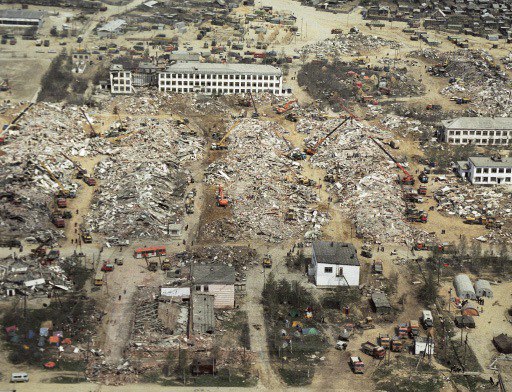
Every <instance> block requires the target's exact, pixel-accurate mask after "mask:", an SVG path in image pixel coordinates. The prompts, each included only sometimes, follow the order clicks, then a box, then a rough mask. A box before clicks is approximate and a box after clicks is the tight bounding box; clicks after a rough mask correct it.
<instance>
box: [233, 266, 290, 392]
mask: <svg viewBox="0 0 512 392" xmlns="http://www.w3.org/2000/svg"><path fill="white" fill-rule="evenodd" d="M263 279H264V275H263V271H262V269H261V267H256V268H253V269H251V270H250V271H249V272H248V274H247V298H246V301H245V303H244V306H243V308H244V310H245V311H246V312H247V318H248V322H249V328H250V336H251V350H252V351H253V352H254V353H256V355H257V367H258V371H259V379H260V384H261V385H262V386H263V387H265V388H267V389H282V388H283V387H284V384H283V383H282V382H281V379H280V378H279V376H278V375H277V374H276V373H275V372H274V369H272V366H271V364H270V355H269V352H268V344H267V331H266V329H265V323H264V319H265V316H264V314H263V306H262V305H261V293H262V291H263V283H264V280H263Z"/></svg>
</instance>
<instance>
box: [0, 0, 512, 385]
mask: <svg viewBox="0 0 512 392" xmlns="http://www.w3.org/2000/svg"><path fill="white" fill-rule="evenodd" d="M142 2H143V1H141V0H134V1H132V2H131V3H129V4H128V5H126V6H122V7H112V6H109V10H108V11H107V12H106V13H102V14H97V15H95V16H94V17H93V18H92V20H90V21H89V22H87V23H86V25H84V26H83V29H82V31H83V35H84V37H85V38H86V41H87V44H88V45H89V46H88V48H89V49H91V48H93V47H94V46H95V45H99V44H100V43H101V44H104V43H106V42H109V40H100V39H98V38H97V37H94V36H93V35H92V30H93V28H94V27H95V25H96V24H97V23H98V22H99V21H100V18H103V17H108V16H113V15H116V14H118V13H121V12H125V11H129V10H130V9H132V8H135V7H136V6H137V5H139V4H141V3H142ZM259 5H272V6H273V7H274V9H277V10H283V11H287V12H290V13H292V14H294V15H295V16H296V17H297V19H298V21H300V25H301V35H300V36H295V37H292V39H290V37H288V38H285V37H284V33H283V32H279V35H278V37H279V40H275V41H273V43H272V44H271V46H270V47H269V49H270V50H276V51H278V52H279V51H281V50H284V51H285V52H286V53H287V54H293V53H294V51H295V50H296V49H298V48H300V47H302V46H304V45H305V44H309V43H314V42H316V41H319V40H322V39H325V38H327V37H330V30H331V29H332V28H339V27H341V28H343V29H344V30H348V29H349V28H350V27H352V26H357V27H359V28H360V30H361V32H362V33H363V34H370V35H372V34H374V35H378V36H380V37H382V38H386V39H391V40H394V41H398V42H400V43H402V44H403V46H402V48H401V49H400V51H399V52H398V58H399V59H403V58H405V56H406V55H407V54H408V53H409V52H410V51H412V50H418V49H421V48H423V47H424V46H422V42H421V41H417V42H413V41H410V40H409V37H408V35H406V34H405V33H403V32H402V29H403V28H404V27H406V25H405V23H398V22H393V23H392V24H388V23H386V27H385V28H383V29H369V28H368V27H366V26H365V23H366V21H364V20H362V18H361V16H360V14H359V11H360V10H359V8H356V9H355V11H353V12H352V13H350V14H348V15H344V14H332V13H326V12H319V11H315V10H314V9H313V8H311V7H304V6H300V5H299V3H297V2H294V1H291V0H263V1H262V2H258V6H259ZM240 12H241V13H244V12H245V13H247V12H251V10H250V9H249V8H247V9H245V8H244V9H240ZM52 23H54V24H57V23H62V18H60V19H55V20H50V22H49V23H47V24H45V29H48V30H49V28H50V26H51V24H52ZM163 33H166V34H169V35H168V36H170V35H171V34H172V32H171V31H163ZM214 34H216V35H217V36H219V37H221V36H222V32H221V31H220V30H219V31H216V32H214ZM431 35H432V36H433V37H434V38H436V39H438V40H440V41H441V45H440V47H438V49H439V50H442V51H448V50H454V49H455V47H454V46H453V45H452V44H451V43H449V42H448V41H447V40H446V38H445V37H446V35H445V34H439V33H437V32H433V31H432V32H431ZM137 38H139V39H140V40H146V38H148V37H146V36H145V35H144V34H143V33H128V34H126V35H125V36H123V37H120V38H119V39H118V40H116V41H115V42H116V43H118V44H119V45H133V40H135V39H137ZM248 38H249V39H253V40H254V39H256V37H255V36H254V35H249V36H248ZM182 40H183V41H187V40H188V41H189V42H190V46H192V47H193V48H194V49H195V50H200V49H201V48H202V41H196V40H195V31H194V30H193V29H189V31H188V32H187V33H186V34H185V35H184V36H183V37H182ZM469 41H470V44H471V47H472V48H485V49H487V50H489V51H490V52H491V53H492V54H493V55H494V56H495V57H497V58H499V57H502V56H503V55H505V54H508V51H507V49H505V48H504V47H500V49H491V45H490V44H488V43H487V42H485V41H484V40H482V39H479V38H474V37H469ZM64 42H67V43H68V44H69V46H68V48H70V47H71V46H72V45H71V43H72V42H73V40H72V39H68V40H66V41H64ZM33 45H34V42H33V41H21V40H18V44H17V45H15V46H13V47H10V46H9V47H5V48H2V49H5V50H2V51H1V53H0V78H8V79H9V80H10V83H11V84H12V86H13V89H12V91H11V92H10V93H0V99H12V100H31V99H33V97H34V95H35V94H36V92H37V90H38V88H39V83H40V79H41V76H42V75H43V74H44V72H45V70H46V69H47V67H48V65H49V64H50V61H51V59H52V58H53V57H54V56H55V55H56V54H55V53H48V52H49V50H51V51H55V52H58V51H59V50H60V49H61V47H60V46H58V43H57V40H54V39H52V44H51V46H50V48H44V50H43V49H41V48H37V49H36V48H35V46H34V47H32V46H33ZM73 47H75V45H73ZM24 54H26V56H27V57H24ZM391 54H392V52H391V50H390V48H389V47H384V48H380V49H377V50H372V51H371V52H367V53H364V52H363V53H362V55H363V56H366V55H368V56H369V59H370V62H371V63H375V64H376V60H377V59H379V58H381V57H383V56H386V55H391ZM347 58H350V56H347ZM21 59H23V60H22V61H20V60H21ZM426 65H427V63H425V62H422V61H418V64H417V65H414V66H411V67H410V72H412V73H413V74H414V75H415V77H416V78H417V79H419V80H421V81H422V82H423V83H424V84H425V85H426V86H427V91H426V94H425V95H424V96H421V97H412V98H409V99H404V100H403V101H404V102H408V103H416V104H421V105H425V104H426V103H429V102H435V103H437V102H442V105H443V108H445V109H450V110H461V107H460V106H459V105H455V104H454V103H452V102H450V101H449V100H448V99H447V98H446V97H444V96H442V95H440V94H439V90H440V89H441V88H443V87H445V86H446V80H444V79H440V78H434V77H432V76H430V75H429V74H427V72H426V70H425V66H426ZM299 67H300V64H299V63H296V64H293V65H292V66H291V69H290V76H289V77H288V78H287V80H286V83H287V84H290V85H291V86H292V87H293V88H294V90H295V95H296V97H298V99H299V103H300V104H302V105H305V104H307V103H308V102H311V101H312V100H313V98H312V97H309V96H308V95H307V94H306V93H305V92H303V91H301V90H300V89H299V87H298V85H297V83H296V80H294V79H293V76H294V75H296V73H297V70H298V69H299ZM261 111H262V112H263V114H264V116H262V119H268V120H275V121H278V122H279V123H280V124H282V125H283V126H284V127H286V128H287V129H288V130H289V131H290V133H289V134H287V135H286V138H287V139H288V140H290V141H291V142H292V143H293V144H295V145H296V146H297V147H303V138H304V135H300V134H298V133H297V132H295V126H294V125H293V123H290V122H287V121H285V120H284V119H283V117H280V116H277V115H275V114H274V113H273V111H272V109H271V108H269V107H265V108H261ZM114 119H115V118H113V116H112V115H110V114H105V116H104V117H103V118H102V120H104V122H105V124H104V126H103V127H102V130H104V129H103V128H105V129H106V128H108V123H109V122H110V121H113V120H114ZM408 143H409V142H408ZM418 152H419V150H418V147H417V145H416V144H415V143H410V145H409V144H407V143H406V144H405V145H404V147H403V148H402V150H401V151H400V153H407V155H412V154H418ZM98 159H101V158H98ZM96 162H97V160H94V161H93V160H90V159H82V160H81V164H83V165H84V166H85V167H86V168H87V169H88V170H89V171H91V172H92V169H93V166H94V164H95V163H96ZM303 167H304V169H303V174H304V175H305V176H306V177H308V178H311V179H314V180H317V181H318V180H320V182H321V179H323V177H324V175H325V171H323V170H320V169H314V168H312V167H311V166H310V164H309V162H308V161H306V162H304V164H303ZM203 169H204V167H203V163H201V162H198V163H194V164H193V166H192V167H191V170H192V171H193V172H194V175H195V180H196V183H195V184H192V185H191V186H190V189H191V188H192V187H194V188H195V189H196V191H197V195H196V198H195V200H196V201H195V203H196V205H195V210H196V213H195V214H193V215H187V216H186V217H185V223H184V224H185V225H189V230H188V232H186V233H185V234H184V239H186V240H187V243H188V244H191V243H192V241H197V240H198V238H197V237H198V232H199V230H200V221H199V219H198V216H199V213H200V212H201V211H205V210H212V209H213V210H215V209H216V207H215V203H213V202H212V200H213V197H214V193H215V190H212V189H210V188H209V187H207V186H205V185H204V184H203V183H202V177H203ZM416 169H419V167H415V166H413V167H412V170H413V171H414V170H416ZM100 185H101V184H100ZM442 186H443V184H442V183H441V182H439V183H434V184H432V183H431V184H429V191H428V195H427V202H426V203H424V204H423V205H422V207H425V209H428V207H430V206H434V205H435V201H434V200H433V198H432V192H433V191H434V190H435V189H437V188H438V187H442ZM93 192H94V188H89V187H87V186H86V185H84V186H83V187H82V189H81V190H80V193H79V198H77V199H76V200H73V201H71V206H72V208H73V210H76V209H78V210H79V214H75V216H74V217H73V219H72V220H71V225H69V226H68V229H67V230H68V232H67V234H68V236H69V237H70V238H73V230H74V227H75V224H76V225H79V224H80V223H81V221H82V218H83V216H84V215H85V214H86V213H87V211H88V208H89V206H90V202H91V199H92V196H93ZM318 195H319V197H320V199H321V201H320V203H319V207H320V208H324V209H327V210H328V211H329V214H330V215H331V222H330V223H329V225H328V226H326V227H325V228H324V239H333V240H341V241H351V242H354V243H355V244H356V245H357V246H358V247H360V246H361V241H360V240H358V239H355V238H353V236H352V230H351V223H350V222H349V221H348V220H347V219H346V217H344V216H343V214H342V213H341V212H340V211H339V210H338V209H337V208H336V207H335V206H334V205H330V204H329V203H328V194H327V192H326V191H325V189H318ZM220 214H221V212H219V211H218V210H215V211H213V212H211V214H210V215H209V216H208V219H217V218H219V217H221V215H220ZM202 223H204V222H202ZM202 223H201V224H202ZM417 225H418V226H419V227H421V228H422V229H424V230H426V231H429V232H435V233H436V234H437V235H438V237H439V238H440V239H441V240H442V241H448V242H456V241H458V239H459V236H460V233H464V234H465V235H466V236H468V237H473V238H474V237H477V236H480V235H482V234H483V233H484V232H485V229H484V228H483V227H480V226H468V225H464V224H463V223H462V221H461V219H460V218H456V217H451V216H444V215H441V214H439V213H438V212H436V211H430V212H429V222H428V223H427V224H424V225H423V224H417ZM441 230H445V231H446V233H445V234H442V233H441ZM199 240H200V239H199ZM294 241H295V239H290V241H288V242H287V243H284V244H280V245H277V246H269V245H268V244H266V243H258V242H256V241H251V243H250V245H251V246H252V247H254V248H255V249H256V250H257V251H258V252H259V254H260V255H263V254H265V253H267V252H269V253H271V254H272V255H273V258H274V260H275V264H274V267H273V271H274V273H275V275H276V279H281V278H287V279H296V280H299V281H301V282H303V283H305V281H306V278H305V276H303V275H301V274H299V273H290V272H289V271H288V270H287V269H286V266H285V265H284V256H285V254H286V252H287V251H288V250H289V249H290V248H291V247H292V245H293V243H294ZM95 242H96V243H95V244H92V245H85V244H82V245H81V246H78V245H76V244H71V243H70V242H66V243H62V244H61V252H62V253H63V254H64V255H66V254H71V253H72V252H73V251H74V250H77V249H78V250H83V251H85V252H87V253H88V254H94V255H95V257H96V260H98V256H99V255H100V253H99V249H100V247H101V245H100V243H101V238H95ZM202 244H203V243H201V245H202ZM139 245H141V244H139V243H138V244H132V246H130V247H127V248H124V249H123V250H122V251H121V252H120V251H119V249H118V248H108V249H105V250H104V251H103V253H102V254H101V261H105V260H112V259H113V258H116V257H123V258H124V259H125V263H124V265H123V266H118V267H116V268H115V270H114V271H113V272H111V273H108V274H107V282H106V284H105V285H104V286H103V287H102V288H101V289H100V290H99V291H96V292H94V294H93V296H94V297H96V298H97V299H99V300H100V301H101V303H102V304H103V305H104V309H105V312H106V313H107V316H106V317H105V318H104V320H103V324H102V326H101V328H100V330H101V332H100V334H99V336H98V337H97V341H95V342H94V344H96V345H98V346H100V347H102V349H103V350H104V352H105V353H106V358H105V360H106V361H107V362H109V363H119V361H121V359H122V358H123V350H124V348H125V346H126V343H127V341H128V339H129V336H130V329H131V323H132V321H133V317H134V309H133V304H134V300H135V297H134V296H135V294H136V292H137V287H138V286H155V287H156V286H158V285H160V284H162V283H163V282H164V281H165V278H164V274H163V273H162V272H161V271H158V272H156V273H148V272H147V270H146V266H145V262H144V261H140V260H138V261H137V260H135V259H133V257H132V252H133V249H134V248H135V247H137V246H139ZM142 245H166V246H167V249H168V252H169V253H178V252H182V251H184V250H185V249H186V246H185V245H183V243H182V242H181V239H179V240H175V241H170V242H167V243H156V242H155V243H147V244H142ZM226 245H233V243H228V242H226ZM383 246H384V247H385V249H386V251H385V252H379V253H376V254H375V257H374V258H375V259H380V260H382V261H383V263H384V274H385V276H386V277H389V276H390V274H391V273H392V272H396V273H398V274H399V281H398V292H397V294H396V295H395V297H396V298H398V297H400V296H401V295H403V294H408V293H409V294H410V292H411V287H412V282H413V281H415V280H418V279H419V277H417V276H413V275H411V274H410V273H409V272H410V271H409V270H408V266H407V265H401V264H398V263H397V262H396V260H397V258H401V257H411V256H412V254H411V253H410V251H409V249H407V248H405V247H399V246H397V245H396V244H383ZM391 249H397V253H398V255H396V256H394V255H391V254H390V250H391ZM29 251H30V247H26V248H25V251H24V253H26V252H29ZM3 254H8V251H7V250H5V249H0V255H3ZM363 262H364V263H366V261H363ZM99 268H101V262H98V261H97V263H96V269H97V270H99ZM265 277H266V272H264V271H263V270H262V268H260V267H256V268H252V269H250V270H249V271H248V274H247V296H246V298H245V299H244V301H243V304H242V310H245V311H246V312H247V315H248V320H249V326H250V337H251V349H252V351H253V352H255V353H256V363H255V364H254V367H255V368H256V369H257V370H258V374H259V378H260V383H259V385H258V387H257V388H254V389H255V390H261V389H273V390H282V389H285V386H284V384H283V383H282V381H281V379H280V378H279V376H278V375H277V373H276V372H275V370H274V367H273V366H272V363H271V358H270V356H269V353H268V349H267V337H266V330H265V328H264V326H263V324H264V322H263V318H264V314H263V310H262V307H261V305H260V302H261V291H262V289H263V285H264V279H265ZM305 285H310V284H308V283H305ZM493 288H494V289H495V292H494V293H495V298H494V300H492V301H487V302H486V304H485V306H484V312H483V314H482V315H481V316H480V317H478V318H477V319H476V322H477V328H476V329H475V330H474V331H470V332H469V339H468V341H469V344H470V345H471V347H472V348H473V349H474V350H475V352H477V353H479V360H480V363H481V365H482V367H483V368H486V366H487V365H488V363H489V362H490V360H491V359H492V357H493V353H494V351H493V347H492V343H491V339H492V336H493V335H494V334H495V332H496V331H505V332H506V331H509V332H508V333H509V334H510V331H511V330H512V326H511V324H510V323H509V322H507V321H506V319H505V318H504V316H503V313H504V311H505V309H506V308H507V307H508V306H509V304H510V300H511V298H510V292H511V289H512V286H511V285H510V283H506V284H501V285H499V286H493ZM494 301H497V304H495V305H493V303H494ZM420 310H421V307H420V305H419V304H418V303H417V302H416V300H415V297H414V296H413V295H408V296H407V301H406V303H405V305H404V306H403V309H402V310H401V313H400V321H402V322H405V321H408V320H410V319H418V318H419V312H420ZM394 327H395V326H394V323H393V324H389V323H386V324H382V325H377V326H376V328H375V329H374V330H369V331H366V332H365V333H364V334H362V335H359V336H357V337H356V338H355V339H354V340H353V341H351V343H350V345H349V348H348V350H347V352H340V351H337V350H335V349H334V343H335V336H336V335H337V332H339V331H335V330H333V329H331V330H330V332H331V334H330V336H329V337H328V338H329V342H330V343H331V348H330V349H329V350H328V351H327V352H326V354H325V361H324V362H323V363H322V365H321V366H319V367H318V368H317V371H316V374H315V377H314V378H313V382H312V385H311V387H310V388H307V389H308V390H311V389H313V390H318V391H324V390H336V391H350V390H356V391H359V390H360V391H369V390H373V389H374V388H375V386H374V385H373V382H372V381H371V380H370V378H369V377H367V376H365V377H355V376H354V375H353V374H352V373H351V371H350V369H349V367H348V363H347V362H348V357H349V355H350V353H357V354H358V355H359V349H358V347H359V346H360V344H361V343H362V342H364V341H366V340H375V339H376V338H377V337H378V334H379V333H388V334H390V335H391V334H393V332H394ZM365 363H366V364H367V374H368V375H371V374H372V373H373V372H374V371H375V370H376V369H377V366H378V365H377V362H376V361H372V360H370V359H369V358H365ZM0 367H1V371H2V373H3V374H4V375H8V374H9V373H10V372H11V371H15V370H18V371H24V370H25V369H23V368H20V367H15V366H12V365H11V364H8V363H7V362H6V361H5V357H4V355H0ZM53 375H55V374H51V375H50V374H49V373H48V372H47V371H43V370H37V369H31V370H30V376H31V379H32V381H31V382H30V383H28V384H26V385H20V386H17V390H20V391H32V390H36V389H37V390H39V391H46V390H48V391H50V390H52V391H54V390H69V389H70V387H69V386H66V385H64V386H62V385H56V384H44V383H41V381H42V380H44V379H46V378H48V377H50V376H53ZM333 375H334V377H333ZM6 381H7V379H6V377H4V379H3V380H2V382H1V383H0V387H2V388H3V387H5V388H7V383H6ZM72 389H73V390H74V391H93V390H94V391H100V390H101V391H111V390H112V391H114V390H123V391H142V390H154V391H157V390H160V389H162V390H163V387H159V386H157V385H153V384H152V385H125V386H123V387H119V388H116V387H109V386H104V385H96V384H78V385H73V387H72ZM248 389H253V388H244V389H243V390H244V391H247V390H248ZM295 389H296V390H301V389H300V388H294V390H295ZM166 390H169V388H168V387H167V388H166ZM180 390H184V391H185V390H191V391H192V390H194V391H198V390H201V391H217V390H221V389H220V388H186V387H184V388H180Z"/></svg>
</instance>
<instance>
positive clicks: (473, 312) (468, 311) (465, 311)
mask: <svg viewBox="0 0 512 392" xmlns="http://www.w3.org/2000/svg"><path fill="white" fill-rule="evenodd" d="M460 313H461V314H462V315H463V316H480V312H479V311H478V309H477V308H476V307H474V306H473V305H471V304H470V303H467V304H465V305H464V306H463V307H462V309H461V310H460Z"/></svg>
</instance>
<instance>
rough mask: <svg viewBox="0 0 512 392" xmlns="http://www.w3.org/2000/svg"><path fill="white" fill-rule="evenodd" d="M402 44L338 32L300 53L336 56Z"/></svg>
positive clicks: (307, 46) (306, 46)
mask: <svg viewBox="0 0 512 392" xmlns="http://www.w3.org/2000/svg"><path fill="white" fill-rule="evenodd" d="M391 45H400V44H398V43H397V42H395V41H389V40H385V39H383V38H381V37H377V36H375V35H364V34H337V35H335V36H334V37H332V38H328V39H325V40H323V41H320V42H316V43H314V44H310V45H305V46H303V47H302V48H301V49H300V50H299V53H300V54H301V55H302V54H314V55H317V56H318V55H324V56H333V57H334V58H336V57H339V56H343V55H345V56H346V55H354V56H358V55H359V51H365V52H367V51H369V50H371V49H376V48H379V47H381V46H391Z"/></svg>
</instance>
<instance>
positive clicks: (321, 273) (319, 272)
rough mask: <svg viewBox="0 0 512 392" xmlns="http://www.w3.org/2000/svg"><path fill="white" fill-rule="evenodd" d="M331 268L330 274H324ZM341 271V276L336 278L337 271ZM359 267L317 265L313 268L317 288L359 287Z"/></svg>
mask: <svg viewBox="0 0 512 392" xmlns="http://www.w3.org/2000/svg"><path fill="white" fill-rule="evenodd" d="M326 268H327V269H329V268H331V270H332V272H326ZM339 268H342V269H343V275H342V276H336V275H337V273H338V269H339ZM360 268H361V267H360V266H356V265H337V264H324V263H319V264H317V265H316V268H315V283H316V285H317V286H347V285H348V286H359V273H360Z"/></svg>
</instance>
